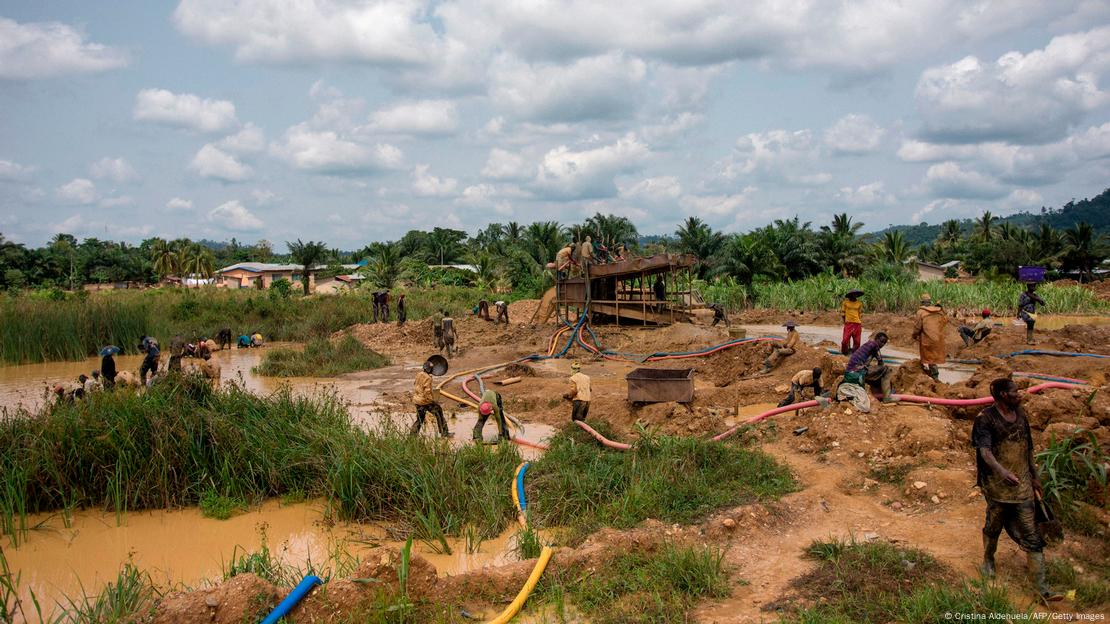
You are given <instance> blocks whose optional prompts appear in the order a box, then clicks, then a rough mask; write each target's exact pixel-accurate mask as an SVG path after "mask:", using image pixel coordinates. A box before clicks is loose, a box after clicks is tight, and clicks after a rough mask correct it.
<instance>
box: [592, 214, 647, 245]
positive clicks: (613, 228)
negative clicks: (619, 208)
mask: <svg viewBox="0 0 1110 624" xmlns="http://www.w3.org/2000/svg"><path fill="white" fill-rule="evenodd" d="M586 228H587V229H588V230H591V231H592V232H593V235H594V236H595V237H596V238H597V240H598V241H600V242H601V243H602V244H604V245H606V246H608V247H616V246H617V245H620V244H624V245H629V246H631V245H634V244H635V243H636V241H637V240H639V238H640V234H639V232H637V231H636V226H635V225H633V224H632V222H631V221H629V220H628V217H618V216H617V215H603V214H601V213H600V212H599V213H596V214H595V215H594V216H592V217H590V218H589V219H586Z"/></svg>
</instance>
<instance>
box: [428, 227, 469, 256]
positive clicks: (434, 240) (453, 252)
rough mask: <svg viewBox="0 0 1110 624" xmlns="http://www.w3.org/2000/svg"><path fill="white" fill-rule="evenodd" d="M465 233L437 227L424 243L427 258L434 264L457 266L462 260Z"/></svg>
mask: <svg viewBox="0 0 1110 624" xmlns="http://www.w3.org/2000/svg"><path fill="white" fill-rule="evenodd" d="M464 240H466V232H463V231H462V230H452V229H448V228H440V227H437V228H435V229H433V230H432V231H431V233H429V234H428V236H427V238H426V239H425V241H424V244H425V246H426V250H427V252H428V255H429V257H431V258H432V259H433V261H434V262H435V263H436V264H457V263H458V262H459V261H460V260H462V257H463V253H464V252H465V249H464V248H463V245H462V242H463V241H464Z"/></svg>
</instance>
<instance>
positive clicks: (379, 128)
mask: <svg viewBox="0 0 1110 624" xmlns="http://www.w3.org/2000/svg"><path fill="white" fill-rule="evenodd" d="M458 125H459V118H458V112H457V111H456V110H455V104H454V102H451V101H448V100H420V101H417V102H404V103H401V104H396V105H394V106H391V107H390V108H383V109H381V110H378V111H375V112H374V113H373V114H371V115H370V126H369V129H370V130H372V131H375V132H386V133H394V134H414V135H425V136H444V135H449V134H453V133H454V132H455V130H456V129H457V128H458Z"/></svg>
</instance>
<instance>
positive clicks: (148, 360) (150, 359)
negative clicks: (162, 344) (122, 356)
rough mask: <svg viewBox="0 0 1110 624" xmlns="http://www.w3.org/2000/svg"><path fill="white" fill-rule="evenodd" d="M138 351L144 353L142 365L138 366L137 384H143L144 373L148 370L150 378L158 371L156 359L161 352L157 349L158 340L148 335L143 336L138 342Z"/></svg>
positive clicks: (144, 380)
mask: <svg viewBox="0 0 1110 624" xmlns="http://www.w3.org/2000/svg"><path fill="white" fill-rule="evenodd" d="M139 351H142V352H143V353H145V354H146V357H144V358H143V364H142V366H140V367H139V384H140V385H144V386H145V385H146V381H147V380H146V374H147V373H148V372H149V373H150V376H151V378H153V377H154V375H155V374H156V373H157V372H158V359H159V358H160V357H161V355H162V352H161V351H160V350H159V349H158V341H157V340H155V339H153V338H151V337H150V336H143V340H142V342H140V343H139Z"/></svg>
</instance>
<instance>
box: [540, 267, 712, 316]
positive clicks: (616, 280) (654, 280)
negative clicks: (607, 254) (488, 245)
mask: <svg viewBox="0 0 1110 624" xmlns="http://www.w3.org/2000/svg"><path fill="white" fill-rule="evenodd" d="M696 262H697V258H696V257H694V256H693V255H691V254H668V253H662V254H656V255H654V256H648V257H646V258H629V259H627V260H620V261H617V262H609V263H605V264H590V265H588V266H587V267H586V268H585V271H583V270H582V269H581V268H578V267H572V270H571V271H569V272H567V273H565V274H562V275H558V276H557V277H556V281H555V310H556V314H558V316H559V318H561V319H563V320H566V321H568V322H574V321H575V320H577V319H578V317H579V315H581V314H589V315H590V322H591V323H617V324H621V323H624V324H627V323H641V324H643V325H647V324H652V325H669V324H672V323H674V322H676V321H682V322H689V321H690V320H691V318H692V317H691V314H690V310H691V309H692V308H693V307H696V306H697V304H698V303H699V301H698V299H699V298H698V296H697V295H696V293H694V292H693V290H692V284H693V277H694V276H693V267H694V264H695V263H696ZM660 295H662V296H660Z"/></svg>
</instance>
